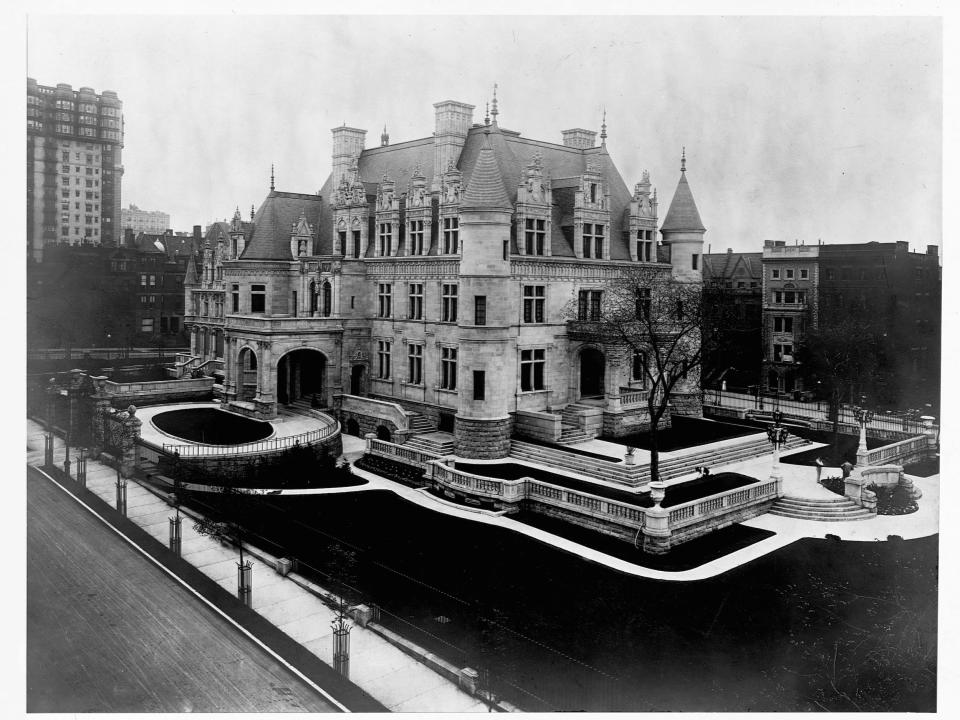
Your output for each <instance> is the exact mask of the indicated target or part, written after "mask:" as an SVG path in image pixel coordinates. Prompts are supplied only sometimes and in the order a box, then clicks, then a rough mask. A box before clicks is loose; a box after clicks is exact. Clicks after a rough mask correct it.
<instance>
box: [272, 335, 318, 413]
mask: <svg viewBox="0 0 960 720" xmlns="http://www.w3.org/2000/svg"><path fill="white" fill-rule="evenodd" d="M326 382H327V358H326V356H325V355H324V354H323V353H322V352H319V351H318V350H309V349H306V348H304V349H301V350H294V351H292V352H289V353H287V354H286V355H284V356H283V357H281V358H280V361H279V362H278V363H277V402H279V403H281V404H284V405H289V404H291V403H294V402H296V401H297V400H301V399H306V400H309V401H311V402H312V400H313V398H314V396H316V398H317V402H318V403H319V404H320V406H321V407H324V406H326V402H327V399H326V394H325V390H326Z"/></svg>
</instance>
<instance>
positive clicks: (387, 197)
mask: <svg viewBox="0 0 960 720" xmlns="http://www.w3.org/2000/svg"><path fill="white" fill-rule="evenodd" d="M376 220H377V223H376V232H377V238H376V243H375V244H374V248H373V254H374V257H390V256H392V255H396V254H397V253H398V252H399V245H400V198H399V197H398V196H397V184H396V183H395V182H394V181H393V180H392V179H390V176H388V175H387V174H384V176H383V178H382V179H381V180H380V185H379V186H378V187H377V206H376Z"/></svg>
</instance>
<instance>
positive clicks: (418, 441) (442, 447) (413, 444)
mask: <svg viewBox="0 0 960 720" xmlns="http://www.w3.org/2000/svg"><path fill="white" fill-rule="evenodd" d="M435 434H436V435H441V434H442V435H445V436H446V437H443V438H439V437H425V436H423V435H414V436H413V437H411V438H410V439H409V440H407V442H406V443H404V447H408V448H413V449H414V450H422V451H424V452H429V453H434V454H436V455H453V454H454V451H455V450H456V447H457V445H456V441H455V439H454V437H453V436H452V435H449V434H447V433H435Z"/></svg>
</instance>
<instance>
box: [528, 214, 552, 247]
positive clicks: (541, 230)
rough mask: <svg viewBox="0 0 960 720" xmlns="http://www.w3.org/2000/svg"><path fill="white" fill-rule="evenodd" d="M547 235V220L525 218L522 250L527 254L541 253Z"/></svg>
mask: <svg viewBox="0 0 960 720" xmlns="http://www.w3.org/2000/svg"><path fill="white" fill-rule="evenodd" d="M546 235H547V221H546V220H538V219H536V218H527V219H526V220H525V221H524V250H525V251H526V254H527V255H543V254H544V247H545V244H546V243H545V240H546Z"/></svg>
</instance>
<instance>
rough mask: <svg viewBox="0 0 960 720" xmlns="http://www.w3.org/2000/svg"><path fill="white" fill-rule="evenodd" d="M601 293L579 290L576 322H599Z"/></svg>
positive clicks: (598, 291)
mask: <svg viewBox="0 0 960 720" xmlns="http://www.w3.org/2000/svg"><path fill="white" fill-rule="evenodd" d="M602 299H603V293H602V291H600V290H581V291H580V295H579V297H578V302H577V319H578V320H599V319H600V306H601V301H602Z"/></svg>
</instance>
